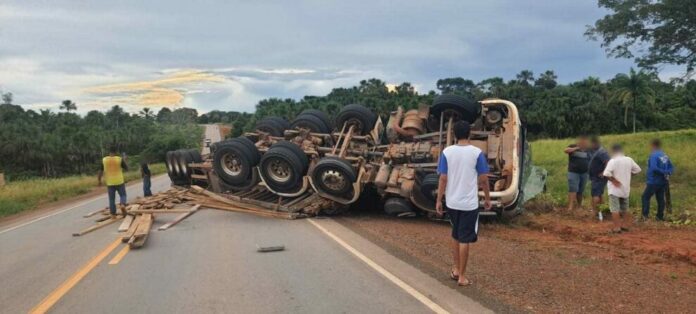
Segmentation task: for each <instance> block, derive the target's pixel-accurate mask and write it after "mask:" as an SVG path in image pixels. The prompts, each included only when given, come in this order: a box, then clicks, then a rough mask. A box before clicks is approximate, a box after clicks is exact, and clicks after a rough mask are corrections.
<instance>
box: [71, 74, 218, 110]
mask: <svg viewBox="0 0 696 314" xmlns="http://www.w3.org/2000/svg"><path fill="white" fill-rule="evenodd" d="M225 81H226V78H225V77H223V76H220V75H216V74H213V73H209V72H205V71H198V70H186V71H178V72H173V73H169V74H167V75H166V76H165V77H163V78H159V79H154V80H149V81H136V82H127V83H117V84H107V85H98V86H92V87H88V88H86V89H84V92H85V93H87V94H91V95H96V96H99V97H100V98H101V100H102V101H105V103H109V102H111V103H128V104H133V105H139V106H143V107H162V106H171V107H178V106H180V105H181V104H182V103H183V100H184V98H185V97H186V94H187V92H188V90H189V88H192V87H196V86H197V87H199V88H200V86H201V85H206V84H215V83H222V82H225ZM196 92H200V91H199V90H197V91H196Z"/></svg>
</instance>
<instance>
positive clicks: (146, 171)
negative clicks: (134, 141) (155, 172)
mask: <svg viewBox="0 0 696 314" xmlns="http://www.w3.org/2000/svg"><path fill="white" fill-rule="evenodd" d="M151 175H152V173H150V167H149V166H148V164H147V159H143V160H142V161H141V162H140V176H141V177H142V178H143V196H152V191H151V190H150V188H151V187H152V180H150V176H151Z"/></svg>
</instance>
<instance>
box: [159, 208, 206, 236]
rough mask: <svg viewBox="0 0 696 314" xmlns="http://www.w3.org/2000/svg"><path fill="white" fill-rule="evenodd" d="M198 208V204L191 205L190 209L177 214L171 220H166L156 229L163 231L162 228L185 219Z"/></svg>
mask: <svg viewBox="0 0 696 314" xmlns="http://www.w3.org/2000/svg"><path fill="white" fill-rule="evenodd" d="M199 208H201V205H200V204H197V205H193V207H191V209H190V210H189V211H188V212H185V213H183V214H181V215H179V216H177V217H176V218H174V220H173V221H171V222H168V223H166V224H164V225H162V226H160V227H159V228H157V230H159V231H164V230H167V229H169V228H171V227H173V226H174V225H176V224H178V223H180V222H181V221H182V220H184V219H186V218H187V217H188V216H191V215H193V213H195V212H197V211H198V209H199Z"/></svg>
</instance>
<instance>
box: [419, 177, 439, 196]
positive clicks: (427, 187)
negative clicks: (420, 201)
mask: <svg viewBox="0 0 696 314" xmlns="http://www.w3.org/2000/svg"><path fill="white" fill-rule="evenodd" d="M439 183H440V176H439V175H438V174H437V173H429V174H426V175H425V176H424V177H423V180H421V184H420V191H421V193H422V194H423V196H425V198H427V199H428V200H430V201H433V202H435V201H436V198H437V196H436V195H435V193H437V186H438V185H439Z"/></svg>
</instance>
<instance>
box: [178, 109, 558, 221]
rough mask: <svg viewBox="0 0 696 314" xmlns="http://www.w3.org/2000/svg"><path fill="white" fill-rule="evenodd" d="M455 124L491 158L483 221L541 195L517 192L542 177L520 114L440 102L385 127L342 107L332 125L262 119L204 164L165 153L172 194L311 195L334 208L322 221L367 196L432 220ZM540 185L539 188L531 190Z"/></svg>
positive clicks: (307, 117) (215, 148)
mask: <svg viewBox="0 0 696 314" xmlns="http://www.w3.org/2000/svg"><path fill="white" fill-rule="evenodd" d="M460 120H466V121H468V122H470V123H471V125H472V132H471V143H472V145H475V146H476V147H478V148H480V149H481V150H482V151H483V152H484V153H485V154H486V156H487V158H488V164H489V166H490V169H491V173H490V175H489V178H490V185H491V186H490V188H491V193H490V194H491V200H492V205H493V209H494V211H491V212H487V214H492V215H499V216H512V215H514V214H517V213H519V211H520V210H521V206H520V205H521V204H522V203H523V202H524V200H526V199H528V198H530V197H531V196H533V194H535V193H538V192H539V191H540V189H539V188H536V189H534V190H535V191H531V192H526V191H525V188H524V186H525V184H524V183H525V182H526V180H527V179H528V178H529V177H530V176H533V175H536V176H539V173H538V172H532V171H531V168H532V165H531V155H530V151H529V145H528V143H527V140H526V136H525V135H526V132H525V129H524V127H523V125H522V123H521V121H520V117H519V113H518V111H517V107H516V106H515V105H514V104H513V103H512V102H510V101H506V100H501V99H486V100H483V101H479V102H476V101H472V100H469V99H467V98H465V97H462V96H457V95H441V96H438V97H437V98H436V99H435V100H434V101H433V103H432V105H430V106H428V105H421V106H419V107H418V108H417V109H410V110H404V109H403V108H402V107H400V106H399V107H398V108H396V110H395V111H393V112H391V113H390V115H389V117H388V123H387V125H386V126H384V124H383V122H382V118H381V117H379V116H377V115H376V114H375V113H373V112H372V111H371V110H369V109H368V108H366V107H364V106H362V105H358V104H351V105H346V106H344V107H343V108H342V109H341V110H340V112H339V113H338V114H337V115H336V117H335V119H330V118H329V117H328V115H327V114H326V113H324V112H321V111H319V110H314V109H308V110H305V111H303V112H301V113H300V114H299V115H297V116H296V117H295V119H294V120H292V121H291V122H288V121H287V120H285V119H284V118H281V117H266V118H263V119H261V120H260V121H259V122H258V123H257V125H256V128H255V131H254V132H250V133H245V134H244V135H243V136H240V137H238V138H233V139H227V140H224V141H222V142H218V143H213V144H210V150H211V153H210V154H209V155H207V156H203V157H202V158H201V157H200V156H189V155H190V152H188V151H176V152H169V153H168V156H169V157H168V163H167V164H168V169H172V171H170V172H169V173H170V177H172V181H173V182H175V184H179V185H186V184H192V183H194V184H203V185H205V184H207V185H209V187H210V188H211V189H212V190H213V191H217V192H221V193H226V192H229V193H234V192H237V193H240V192H244V191H249V190H252V189H256V188H257V187H259V186H262V187H263V188H264V189H265V190H267V191H269V192H270V193H272V194H274V195H277V196H281V197H284V198H295V197H300V196H302V195H305V194H307V193H313V194H316V195H318V196H320V197H321V198H323V199H325V200H328V201H329V203H331V204H332V205H331V206H328V207H325V208H324V209H323V210H324V211H325V212H326V213H338V212H340V211H342V210H345V209H347V208H349V206H346V205H349V204H352V203H354V202H356V201H357V200H358V198H359V197H360V195H361V194H362V193H363V192H364V191H365V190H367V189H372V190H374V191H376V192H377V194H378V195H379V196H380V197H381V198H382V200H383V201H384V210H385V211H386V212H387V213H388V214H390V215H394V216H399V217H407V216H415V215H419V214H426V215H428V216H433V215H434V214H435V194H436V192H437V185H438V175H437V173H436V168H437V161H438V158H439V155H440V152H441V151H442V150H443V149H444V148H445V147H447V146H449V145H452V144H454V143H455V139H454V135H453V131H452V125H453V124H454V123H456V122H457V121H460ZM206 142H207V141H206ZM181 156H183V157H181ZM194 157H195V158H194ZM182 160H183V163H182ZM189 160H190V161H189ZM194 160H203V163H204V164H208V165H209V167H208V168H209V171H204V172H205V173H206V175H205V176H201V175H194V176H193V177H191V174H192V173H193V172H192V171H190V170H189V171H188V172H187V171H186V169H185V164H186V163H187V162H188V163H190V162H195V161H194ZM170 164H171V166H170ZM203 168H205V167H203ZM182 169H183V170H182ZM542 176H543V173H542ZM193 179H195V180H193ZM544 180H545V178H544V177H540V178H536V179H535V182H536V186H537V187H538V186H539V184H541V185H543V182H544ZM194 181H195V182H194ZM525 193H526V195H525ZM242 194H243V193H242ZM481 206H482V204H481Z"/></svg>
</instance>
